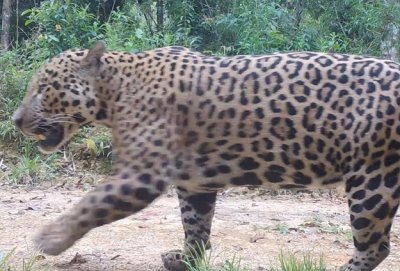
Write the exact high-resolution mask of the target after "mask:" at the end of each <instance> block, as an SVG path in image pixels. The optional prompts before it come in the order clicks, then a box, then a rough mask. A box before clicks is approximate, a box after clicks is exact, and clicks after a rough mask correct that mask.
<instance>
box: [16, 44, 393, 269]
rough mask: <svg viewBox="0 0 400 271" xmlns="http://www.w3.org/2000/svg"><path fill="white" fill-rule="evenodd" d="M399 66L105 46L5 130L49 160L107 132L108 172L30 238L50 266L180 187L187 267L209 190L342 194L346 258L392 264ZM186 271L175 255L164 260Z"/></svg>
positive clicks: (42, 88)
mask: <svg viewBox="0 0 400 271" xmlns="http://www.w3.org/2000/svg"><path fill="white" fill-rule="evenodd" d="M399 105H400V67H399V64H397V63H395V62H393V61H390V60H385V59H378V58H373V57H365V56H357V55H346V54H338V53H317V52H290V53H276V54H270V55H258V56H250V55H239V56H230V57H217V56H208V55H203V54H201V53H198V52H193V51H191V50H189V49H187V48H184V47H180V46H171V47H165V48H159V49H154V50H149V51H145V52H140V53H128V52H116V51H115V52H107V51H106V48H105V45H104V43H103V42H100V41H99V42H96V43H95V44H94V45H93V46H92V47H91V48H90V49H86V50H69V51H66V52H64V53H62V54H60V55H58V56H55V57H54V58H52V59H51V60H49V61H48V62H47V63H45V64H44V65H43V67H41V68H40V69H39V70H38V72H37V73H36V74H35V75H34V76H33V77H32V79H31V81H30V83H29V86H28V91H27V94H26V96H25V98H24V99H23V101H22V103H21V105H20V107H19V109H18V110H17V111H16V112H15V113H14V116H13V120H14V122H15V124H16V126H17V127H19V129H20V130H21V131H22V132H23V133H24V134H25V135H27V136H31V137H36V138H37V140H38V147H39V149H40V150H41V151H42V152H44V153H51V152H54V151H57V150H59V149H60V147H61V146H63V145H65V143H66V142H68V141H69V140H70V139H71V138H72V136H73V135H74V134H75V133H76V132H77V131H78V130H79V127H81V126H82V125H86V124H90V123H92V124H101V125H105V126H108V127H110V128H111V130H112V145H113V157H114V165H113V167H114V168H113V173H112V174H110V176H109V177H108V180H107V182H105V183H103V184H100V185H98V186H97V187H96V188H95V189H94V190H93V191H91V192H89V193H88V194H87V195H85V196H84V197H83V199H82V200H81V201H80V202H79V203H77V204H76V205H75V206H74V207H73V208H72V209H71V210H70V211H69V212H68V213H66V214H63V215H62V216H60V217H59V218H58V219H57V220H55V221H54V222H52V223H50V224H49V225H47V226H45V227H44V228H43V230H42V231H41V232H40V233H39V234H38V235H37V236H36V237H35V242H36V244H37V246H38V247H39V248H40V249H41V250H42V251H43V252H44V253H47V254H50V255H57V254H59V253H61V252H63V251H64V250H66V249H67V248H69V247H71V246H72V245H73V244H74V243H75V242H76V241H77V240H79V239H80V238H82V237H83V236H84V235H85V234H86V233H87V232H89V231H90V230H92V229H94V228H96V227H99V226H101V225H104V224H107V223H111V222H113V221H116V220H119V219H122V218H125V217H127V216H130V215H132V214H134V213H136V212H139V211H140V210H142V209H143V208H145V207H146V206H148V205H149V204H150V203H152V202H153V201H154V200H155V199H156V198H157V197H159V196H160V195H161V194H162V193H163V192H164V191H165V190H166V188H167V187H168V186H169V185H171V184H172V185H174V186H175V187H176V191H177V195H178V198H179V203H180V211H181V217H182V224H183V229H184V233H185V239H184V248H183V250H182V251H181V252H182V253H183V254H186V255H188V254H189V253H190V252H192V251H193V250H195V249H196V248H195V247H196V244H199V243H202V244H206V246H207V247H209V246H210V242H209V239H210V231H211V224H212V219H213V214H214V209H215V201H216V198H217V193H218V191H220V190H222V189H224V188H227V187H234V186H263V187H266V188H271V189H304V188H329V187H337V186H339V185H344V187H345V191H346V195H347V199H348V206H349V210H350V224H351V228H352V234H353V240H354V253H353V255H352V257H351V259H349V261H348V262H347V263H344V265H343V266H342V267H341V270H347V271H370V270H373V269H375V268H376V267H377V266H378V265H379V264H380V263H381V262H382V261H383V260H384V259H385V258H386V257H387V256H388V254H389V251H390V231H391V226H392V223H393V218H394V216H395V214H396V211H397V208H398V205H399V197H400V183H399V170H400V169H399V167H400V107H399ZM162 259H163V262H164V266H165V267H166V268H167V269H168V270H185V266H184V264H183V263H182V261H181V254H180V253H178V252H177V251H172V252H169V253H168V252H167V253H165V254H163V256H162Z"/></svg>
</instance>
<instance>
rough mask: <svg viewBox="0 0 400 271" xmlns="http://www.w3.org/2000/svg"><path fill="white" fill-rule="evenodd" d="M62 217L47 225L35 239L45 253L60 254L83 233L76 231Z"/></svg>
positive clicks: (36, 244) (38, 246)
mask: <svg viewBox="0 0 400 271" xmlns="http://www.w3.org/2000/svg"><path fill="white" fill-rule="evenodd" d="M65 222H66V221H65V220H64V219H61V220H59V221H57V222H55V223H52V224H50V225H47V226H45V227H44V228H43V229H42V231H41V232H40V233H39V234H38V235H36V236H35V237H34V239H33V241H34V243H35V246H36V247H37V248H38V249H39V250H40V251H42V252H43V253H45V254H49V255H58V254H60V253H61V252H63V251H64V250H66V249H67V248H69V247H70V246H72V245H73V244H74V243H75V241H76V240H77V239H79V238H80V237H81V236H82V234H76V233H74V231H73V229H72V228H71V227H70V225H69V224H68V223H65Z"/></svg>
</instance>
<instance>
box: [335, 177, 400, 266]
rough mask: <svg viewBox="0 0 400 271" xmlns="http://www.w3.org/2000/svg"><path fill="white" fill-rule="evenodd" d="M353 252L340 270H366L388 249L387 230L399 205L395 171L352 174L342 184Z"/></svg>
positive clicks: (379, 261) (399, 194)
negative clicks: (346, 202) (346, 199)
mask: <svg viewBox="0 0 400 271" xmlns="http://www.w3.org/2000/svg"><path fill="white" fill-rule="evenodd" d="M346 192H347V197H348V203H349V208H350V221H351V227H352V232H353V241H354V247H355V250H354V254H353V257H352V258H351V260H350V261H349V262H348V263H347V264H346V265H344V266H343V267H342V268H341V269H340V270H343V271H370V270H373V269H374V268H375V267H377V266H378V265H379V264H380V263H381V262H382V261H383V260H384V259H385V258H386V257H387V256H388V255H389V252H390V229H391V226H392V222H393V217H394V216H395V214H396V211H397V208H398V205H399V196H400V188H399V184H398V170H397V169H394V170H392V171H389V172H388V173H387V172H386V173H383V174H382V171H380V172H378V173H375V175H370V174H369V175H368V177H364V175H355V176H353V177H351V178H350V179H349V180H348V181H347V183H346Z"/></svg>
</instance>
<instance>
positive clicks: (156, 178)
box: [35, 117, 179, 255]
mask: <svg viewBox="0 0 400 271" xmlns="http://www.w3.org/2000/svg"><path fill="white" fill-rule="evenodd" d="M155 119H156V120H155ZM150 121H151V122H149V123H143V122H142V123H140V124H138V122H135V121H132V120H129V121H126V120H125V119H121V120H120V122H119V123H118V122H117V121H116V122H117V123H116V128H114V130H113V153H114V156H115V165H114V170H115V172H116V174H115V175H114V176H112V177H110V178H109V182H107V183H106V184H102V185H99V186H98V187H97V188H96V189H95V190H94V191H92V192H90V193H88V194H87V195H86V196H85V197H84V198H83V199H82V200H81V201H80V202H79V203H78V204H77V205H76V206H75V207H74V208H73V209H72V210H71V211H70V212H69V213H67V214H65V215H63V216H61V217H60V218H58V219H57V220H56V221H55V222H53V223H51V224H50V225H48V226H46V227H45V228H44V229H43V230H42V231H41V233H40V234H39V235H38V236H37V237H36V238H35V243H36V245H37V246H38V247H39V248H40V249H42V250H43V252H44V253H46V254H51V255H57V254H59V253H61V252H62V251H64V250H66V249H67V248H69V247H70V246H72V245H73V244H74V243H75V241H77V240H78V239H79V238H81V237H82V236H83V235H85V234H86V233H87V232H88V231H90V230H91V229H93V228H95V227H98V226H101V225H104V224H107V223H111V222H113V221H116V220H119V219H122V218H124V217H127V216H129V215H131V214H134V213H136V212H138V211H139V210H141V209H143V208H145V207H146V206H148V205H149V204H150V203H151V202H152V201H153V200H154V199H155V198H157V197H158V196H159V195H161V193H162V192H163V191H164V190H165V188H166V186H167V185H168V184H169V182H170V177H169V175H170V174H169V173H168V172H169V171H171V166H170V165H171V163H170V161H172V160H173V157H174V150H175V149H176V143H177V140H178V139H179V137H178V136H177V135H176V133H175V131H174V130H173V126H172V125H167V120H166V119H165V118H161V117H159V118H156V117H155V118H154V119H152V120H150Z"/></svg>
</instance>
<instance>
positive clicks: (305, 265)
mask: <svg viewBox="0 0 400 271" xmlns="http://www.w3.org/2000/svg"><path fill="white" fill-rule="evenodd" d="M183 262H184V263H185V265H186V268H187V270H188V271H249V270H250V269H248V268H246V267H245V266H242V264H241V259H240V257H236V256H234V257H232V258H231V259H228V260H225V261H224V263H223V264H222V265H221V264H220V265H216V264H215V255H213V251H212V250H209V251H207V250H206V249H205V246H204V245H203V244H201V245H199V248H198V249H197V250H195V251H194V252H192V254H191V255H190V256H184V257H183ZM277 262H278V267H271V268H269V269H266V270H268V271H324V270H326V267H325V263H324V259H323V257H322V256H320V257H319V258H316V257H314V256H311V255H310V254H309V253H306V254H298V253H290V252H284V251H281V253H280V254H279V256H278V259H277ZM263 270H264V269H263Z"/></svg>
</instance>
